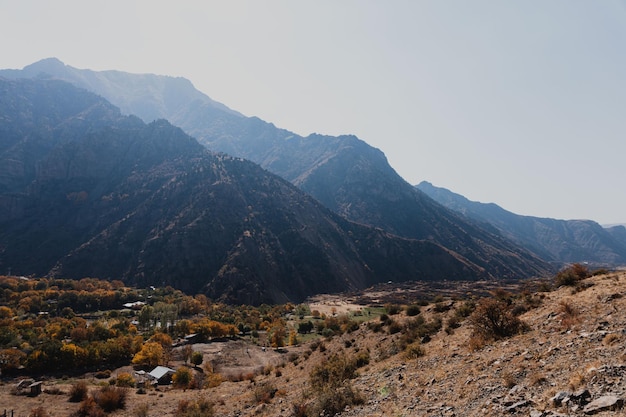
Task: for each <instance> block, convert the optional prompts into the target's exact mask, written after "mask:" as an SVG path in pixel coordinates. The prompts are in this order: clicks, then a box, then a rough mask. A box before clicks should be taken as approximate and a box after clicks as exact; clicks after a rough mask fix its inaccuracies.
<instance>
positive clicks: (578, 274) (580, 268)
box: [554, 264, 591, 287]
mask: <svg viewBox="0 0 626 417" xmlns="http://www.w3.org/2000/svg"><path fill="white" fill-rule="evenodd" d="M590 276H591V273H590V272H589V269H588V268H587V267H586V266H584V265H581V264H573V265H571V266H568V267H567V268H565V269H563V270H561V271H559V272H558V273H557V274H556V276H555V277H554V284H555V285H556V286H557V287H561V286H570V287H572V286H575V285H577V284H578V282H579V281H582V280H583V279H585V278H588V277H590Z"/></svg>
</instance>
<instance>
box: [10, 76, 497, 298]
mask: <svg viewBox="0 0 626 417" xmlns="http://www.w3.org/2000/svg"><path fill="white" fill-rule="evenodd" d="M0 115H1V118H0V270H2V271H7V270H10V271H11V272H12V273H13V274H17V275H31V274H35V275H40V276H41V275H52V276H62V277H68V278H82V277H86V276H93V277H99V278H106V279H122V280H123V281H125V282H127V283H130V284H135V285H140V286H147V285H171V286H173V287H176V288H180V289H182V290H186V291H190V292H196V291H204V292H205V293H206V294H207V295H209V296H210V297H212V298H215V299H221V300H224V301H228V302H233V303H252V304H258V303H263V302H268V303H271V302H284V301H301V300H302V299H304V298H305V297H307V296H309V295H313V294H317V293H323V292H338V291H347V290H353V289H358V288H364V287H366V286H370V285H373V284H374V283H377V282H386V281H389V280H394V281H404V280H420V279H422V280H430V279H451V280H455V279H469V280H475V279H483V278H487V274H485V273H484V271H482V270H481V269H479V268H477V267H476V266H475V265H473V264H472V263H471V262H469V261H467V260H466V259H463V258H462V257H461V256H459V255H457V254H454V253H452V252H451V251H449V250H446V249H444V248H442V247H441V246H439V245H437V244H434V243H432V242H425V241H417V240H410V239H404V238H399V237H396V236H392V235H390V234H388V233H386V232H384V231H382V230H377V229H373V228H371V227H367V226H363V225H359V224H355V223H352V222H349V221H347V220H345V219H344V218H342V217H340V216H338V215H337V214H334V213H333V212H331V211H330V210H328V209H326V208H325V207H323V206H322V205H321V204H320V203H319V202H317V201H316V200H314V199H313V198H311V197H310V196H308V195H306V194H305V193H303V192H302V191H301V190H299V189H298V188H297V187H295V186H293V185H292V184H290V183H289V182H287V181H285V180H283V179H281V178H280V177H278V176H276V175H274V174H271V173H270V172H268V171H266V170H264V169H262V168H260V167H259V166H258V165H256V164H254V163H252V162H249V161H246V160H243V159H241V158H236V157H231V156H226V155H224V154H215V153H212V152H209V151H207V150H206V149H205V148H204V147H203V146H202V145H200V144H199V143H198V142H197V141H196V140H195V139H193V138H191V137H190V136H188V135H187V134H185V133H184V132H183V131H182V130H181V129H179V128H177V127H174V126H172V125H171V124H169V123H168V122H167V121H165V120H157V121H154V122H151V123H149V124H145V123H144V122H143V121H141V120H140V119H139V118H137V117H134V116H123V115H121V113H120V111H119V109H117V108H115V107H114V106H112V105H111V104H110V103H108V102H107V101H105V100H104V99H103V98H101V97H98V96H96V95H94V94H93V93H90V92H87V91H86V90H83V89H79V88H76V87H74V86H72V85H70V84H68V83H65V82H62V81H57V80H37V79H22V80H6V79H2V78H0Z"/></svg>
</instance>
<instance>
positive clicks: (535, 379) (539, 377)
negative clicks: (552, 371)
mask: <svg viewBox="0 0 626 417" xmlns="http://www.w3.org/2000/svg"><path fill="white" fill-rule="evenodd" d="M529 380H530V381H529V382H530V386H532V387H536V386H538V385H542V384H545V383H547V382H548V380H547V379H546V377H545V376H544V375H543V374H541V373H539V372H535V373H533V374H531V375H530V377H529Z"/></svg>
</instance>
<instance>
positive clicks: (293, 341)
mask: <svg viewBox="0 0 626 417" xmlns="http://www.w3.org/2000/svg"><path fill="white" fill-rule="evenodd" d="M298 343H299V342H298V333H296V331H295V330H291V331H290V332H289V346H297V345H298Z"/></svg>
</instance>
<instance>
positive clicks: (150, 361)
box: [132, 342, 165, 366]
mask: <svg viewBox="0 0 626 417" xmlns="http://www.w3.org/2000/svg"><path fill="white" fill-rule="evenodd" d="M132 362H133V363H134V364H135V365H145V366H158V365H163V364H165V353H164V351H163V346H162V345H161V344H160V343H159V342H146V343H144V345H143V347H142V348H141V350H140V351H139V352H137V353H136V354H135V356H134V357H133V360H132Z"/></svg>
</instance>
